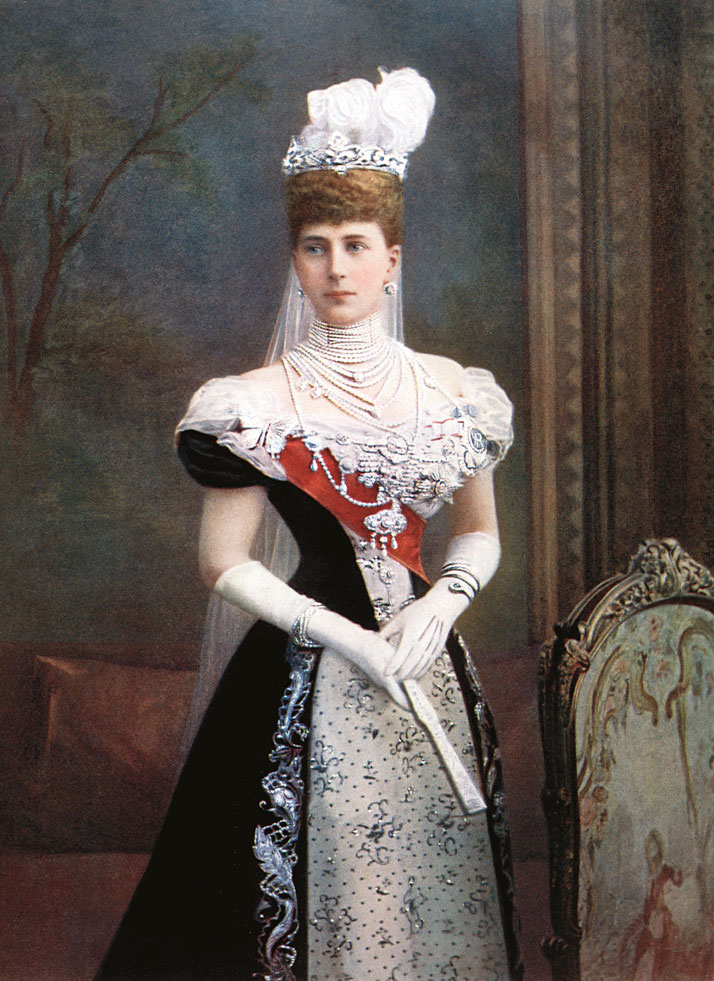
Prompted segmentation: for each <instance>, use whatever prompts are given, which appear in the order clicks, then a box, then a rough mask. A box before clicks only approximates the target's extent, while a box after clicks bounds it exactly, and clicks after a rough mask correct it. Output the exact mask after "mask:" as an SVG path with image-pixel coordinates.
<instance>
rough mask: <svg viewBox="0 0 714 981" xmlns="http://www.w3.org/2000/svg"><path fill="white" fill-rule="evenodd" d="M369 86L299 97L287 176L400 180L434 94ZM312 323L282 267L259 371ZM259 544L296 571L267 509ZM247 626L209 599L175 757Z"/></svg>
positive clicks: (285, 571) (397, 332)
mask: <svg viewBox="0 0 714 981" xmlns="http://www.w3.org/2000/svg"><path fill="white" fill-rule="evenodd" d="M379 74H380V77H381V81H380V82H379V84H378V85H377V86H372V84H371V83H370V82H368V81H366V80H365V79H350V80H349V81H347V82H340V83H338V84H336V85H332V86H330V87H329V88H327V89H324V90H321V91H314V92H310V93H309V94H308V97H307V102H308V111H309V116H310V122H309V123H308V125H307V126H306V127H305V128H304V129H303V130H302V132H301V133H300V135H299V137H297V138H296V139H293V140H292V141H291V144H290V147H289V149H288V154H287V156H286V157H285V160H284V161H283V173H284V174H286V175H287V176H290V175H291V174H295V173H301V172H303V171H304V170H306V169H325V168H327V169H331V170H334V171H336V172H338V173H345V172H346V170H347V169H350V168H357V169H359V168H364V169H378V170H379V169H381V170H387V171H389V172H391V173H395V174H397V175H398V176H399V177H400V178H402V177H403V176H404V173H405V170H406V165H407V156H408V154H409V153H410V152H411V151H412V150H414V149H415V148H416V147H418V146H419V145H420V144H421V142H422V141H423V139H424V136H425V134H426V130H427V127H428V125H429V120H430V119H431V115H432V112H433V110H434V102H435V95H434V92H433V90H432V89H431V86H430V85H429V83H428V82H427V80H426V79H424V78H422V76H420V75H419V73H418V72H416V71H415V70H414V69H413V68H401V69H398V70H397V71H394V72H388V71H387V70H386V69H384V68H380V69H379ZM401 282H402V281H401V266H400V267H399V269H398V271H397V274H396V275H395V277H394V285H395V287H396V288H395V289H394V290H390V291H389V292H386V291H385V295H384V298H383V304H382V326H383V329H384V331H385V332H386V333H387V335H388V336H390V337H392V338H394V339H395V340H397V341H399V342H400V343H403V341H404V325H403V318H402V289H401ZM313 317H314V310H313V308H312V304H311V303H310V302H309V300H308V299H307V297H305V296H304V295H303V294H302V291H301V290H300V289H299V283H298V280H297V277H296V275H295V271H294V269H293V267H292V264H291V266H290V272H289V274H288V279H287V284H286V286H285V291H284V293H283V299H282V303H281V306H280V311H279V313H278V316H277V320H276V323H275V329H274V331H273V336H272V338H271V341H270V344H269V346H268V351H267V354H266V357H265V362H264V363H265V364H266V365H267V364H272V363H273V362H274V361H277V360H278V359H279V358H281V357H282V356H283V354H285V353H286V352H287V351H289V350H290V349H291V348H294V347H295V346H296V345H297V344H299V343H300V342H301V341H302V340H304V339H305V338H306V337H307V332H308V328H309V326H310V323H311V321H312V319H313ZM259 541H260V542H261V543H262V544H261V545H260V546H259V547H258V548H256V550H255V558H257V559H259V560H260V561H262V562H263V563H264V565H265V566H267V568H269V569H270V570H271V571H272V572H273V573H274V574H275V575H277V576H280V578H281V579H284V580H287V579H289V578H290V576H291V575H292V573H293V571H294V569H295V567H296V565H297V558H298V556H297V548H296V546H295V543H294V541H293V538H292V536H291V535H290V532H289V531H288V529H287V528H286V527H285V525H284V524H283V522H282V521H281V520H280V518H279V517H278V515H277V513H276V512H275V511H274V509H273V508H272V506H270V505H269V506H268V507H266V513H265V517H264V520H263V526H262V529H261V535H260V536H259ZM252 622H253V618H252V617H250V616H249V615H247V614H245V613H243V611H241V610H239V609H238V608H236V607H233V606H231V605H230V604H228V603H226V602H225V601H224V600H222V599H221V598H220V597H219V596H218V595H217V594H215V593H213V594H212V595H211V599H210V602H209V605H208V614H207V617H206V625H205V632H204V639H203V646H202V649H201V660H200V665H199V669H198V676H197V681H196V686H195V689H194V695H193V700H192V703H191V707H190V709H189V714H188V717H187V721H186V729H185V732H184V738H183V742H182V750H183V751H184V754H185V752H187V751H188V748H189V747H190V745H191V743H192V741H193V738H194V736H195V733H196V730H197V729H198V726H199V724H200V722H201V719H202V718H203V714H204V712H205V710H206V708H207V707H208V704H209V702H210V700H211V698H212V696H213V692H214V691H215V688H216V685H217V684H218V682H219V680H220V677H221V675H222V673H223V671H224V669H225V667H226V665H227V663H228V661H229V660H230V658H231V656H232V654H233V652H234V651H235V650H236V648H237V647H238V645H239V643H240V642H241V640H242V638H243V637H244V636H245V634H246V633H247V631H248V630H249V629H250V626H251V624H252Z"/></svg>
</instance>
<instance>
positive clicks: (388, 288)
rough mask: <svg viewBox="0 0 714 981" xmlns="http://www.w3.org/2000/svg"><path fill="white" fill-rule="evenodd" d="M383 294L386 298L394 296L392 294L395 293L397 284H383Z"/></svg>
mask: <svg viewBox="0 0 714 981" xmlns="http://www.w3.org/2000/svg"><path fill="white" fill-rule="evenodd" d="M384 292H385V293H386V294H387V296H394V294H395V293H396V292H397V284H396V283H391V282H389V283H385V284H384Z"/></svg>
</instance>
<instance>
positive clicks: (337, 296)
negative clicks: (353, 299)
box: [325, 290, 355, 300]
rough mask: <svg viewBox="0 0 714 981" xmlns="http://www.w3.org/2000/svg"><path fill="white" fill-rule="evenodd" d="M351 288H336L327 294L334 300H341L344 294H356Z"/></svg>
mask: <svg viewBox="0 0 714 981" xmlns="http://www.w3.org/2000/svg"><path fill="white" fill-rule="evenodd" d="M354 295H355V294H354V293H352V292H351V291H350V290H336V291H335V292H334V293H326V294H325V296H329V297H330V298H331V299H333V300H339V299H341V298H342V297H343V296H354Z"/></svg>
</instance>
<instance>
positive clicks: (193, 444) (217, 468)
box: [176, 429, 271, 487]
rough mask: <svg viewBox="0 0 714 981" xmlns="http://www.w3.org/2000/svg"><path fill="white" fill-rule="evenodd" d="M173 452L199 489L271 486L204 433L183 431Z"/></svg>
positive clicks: (255, 468) (240, 459) (250, 465)
mask: <svg viewBox="0 0 714 981" xmlns="http://www.w3.org/2000/svg"><path fill="white" fill-rule="evenodd" d="M176 448H177V450H178V456H179V459H180V460H181V462H182V463H183V465H184V466H185V467H186V470H187V471H188V472H189V473H190V475H191V476H192V477H193V479H194V480H196V481H198V483H199V484H201V485H202V486H203V487H255V486H261V487H267V486H268V485H269V484H270V482H271V478H270V477H268V476H267V475H266V474H264V473H263V472H262V471H260V470H258V469H257V467H254V466H253V465H252V464H251V463H249V462H248V461H247V460H245V459H243V458H241V457H239V456H236V454H235V453H232V452H231V451H230V450H229V449H228V447H226V446H221V445H220V443H219V442H218V440H217V438H216V437H215V436H209V435H208V434H207V433H202V432H199V431H198V430H195V429H183V430H181V432H180V433H179V434H178V442H177V447H176Z"/></svg>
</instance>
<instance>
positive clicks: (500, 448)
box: [461, 368, 513, 463]
mask: <svg viewBox="0 0 714 981" xmlns="http://www.w3.org/2000/svg"><path fill="white" fill-rule="evenodd" d="M461 394H462V397H463V399H464V401H465V403H466V405H467V406H468V409H469V415H470V416H471V417H472V419H473V420H474V422H475V424H476V425H477V427H478V429H479V430H480V431H481V432H482V433H483V435H484V437H485V439H486V440H487V442H488V449H489V454H490V455H491V456H492V458H493V462H494V463H497V462H498V461H499V460H502V459H503V457H504V456H505V455H506V453H507V452H508V450H509V448H510V446H511V443H512V442H513V406H512V404H511V400H510V399H509V398H508V396H507V395H506V393H505V392H504V391H503V389H502V388H501V386H500V385H498V384H497V382H496V380H495V378H494V377H493V375H492V374H491V372H490V371H486V369H485V368H464V371H463V373H462V375H461Z"/></svg>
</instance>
